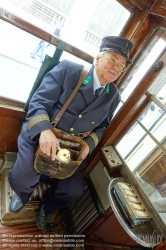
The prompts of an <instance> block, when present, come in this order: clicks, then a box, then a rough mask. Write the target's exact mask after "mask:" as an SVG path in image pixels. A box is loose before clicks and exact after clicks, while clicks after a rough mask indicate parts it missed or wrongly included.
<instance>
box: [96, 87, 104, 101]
mask: <svg viewBox="0 0 166 250" xmlns="http://www.w3.org/2000/svg"><path fill="white" fill-rule="evenodd" d="M103 92H104V88H103V87H100V88H98V89H96V91H95V94H94V100H96V98H98V97H99V96H100V95H101V94H102V93H103Z"/></svg>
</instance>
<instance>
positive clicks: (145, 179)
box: [133, 142, 166, 223]
mask: <svg viewBox="0 0 166 250" xmlns="http://www.w3.org/2000/svg"><path fill="white" fill-rule="evenodd" d="M163 146H164V147H166V142H164V143H163ZM133 174H134V176H135V178H136V179H137V181H138V183H139V184H140V186H141V188H142V189H143V190H144V192H145V193H146V195H147V196H148V198H149V199H150V201H151V202H152V204H153V206H154V208H155V209H156V210H157V211H158V213H159V215H160V216H161V218H162V219H163V221H164V222H165V223H166V155H165V154H163V152H162V151H161V150H160V149H158V148H157V147H156V148H154V149H153V151H151V152H149V154H148V155H147V157H146V158H145V160H144V162H143V163H142V164H141V166H140V167H138V168H137V169H135V170H134V172H133Z"/></svg>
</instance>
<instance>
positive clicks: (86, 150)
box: [80, 142, 90, 160]
mask: <svg viewBox="0 0 166 250" xmlns="http://www.w3.org/2000/svg"><path fill="white" fill-rule="evenodd" d="M89 151H90V148H89V146H88V144H87V143H86V142H84V146H83V148H82V149H81V153H80V154H81V158H82V159H83V160H84V159H85V158H86V157H87V155H88V154H89Z"/></svg>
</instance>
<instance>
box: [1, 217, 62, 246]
mask: <svg viewBox="0 0 166 250" xmlns="http://www.w3.org/2000/svg"><path fill="white" fill-rule="evenodd" d="M61 217H62V216H61V215H58V219H57V221H56V222H55V221H53V220H51V221H49V223H51V222H54V223H55V224H56V226H55V228H54V231H53V232H48V231H47V232H46V231H44V230H40V229H38V228H37V226H36V223H26V224H18V225H2V224H0V249H6V250H8V249H12V250H18V249H19V250H34V249H35V250H60V249H62V247H61V246H58V245H59V244H61V242H59V240H60V239H62V238H63V235H64V234H65V230H66V229H65V224H64V223H63V221H62V220H61ZM58 220H59V221H58Z"/></svg>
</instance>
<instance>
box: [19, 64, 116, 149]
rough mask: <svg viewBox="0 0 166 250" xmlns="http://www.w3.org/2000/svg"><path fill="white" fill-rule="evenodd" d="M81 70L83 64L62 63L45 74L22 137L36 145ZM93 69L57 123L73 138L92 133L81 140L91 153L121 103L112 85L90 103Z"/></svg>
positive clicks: (74, 84)
mask: <svg viewBox="0 0 166 250" xmlns="http://www.w3.org/2000/svg"><path fill="white" fill-rule="evenodd" d="M82 69H83V65H80V64H77V63H74V62H71V61H68V60H64V61H62V62H61V63H59V64H58V65H57V66H55V67H54V68H53V69H52V70H51V71H49V72H48V73H47V74H46V75H45V77H44V78H43V80H42V83H41V85H40V87H39V88H38V89H37V91H36V92H35V93H34V95H33V97H32V99H31V101H30V104H29V109H28V113H27V116H26V123H25V124H24V126H23V128H22V132H21V136H22V137H23V138H24V139H25V140H26V141H29V142H31V143H38V140H39V135H40V132H41V131H43V130H47V129H51V128H52V126H51V123H50V122H51V121H53V120H54V118H55V116H56V115H57V114H58V112H59V111H60V109H61V108H62V107H63V105H64V103H65V102H66V100H67V99H68V98H69V96H70V94H71V93H72V91H73V89H74V88H75V86H76V84H77V82H78V80H79V76H80V73H81V71H82ZM93 70H94V68H93V67H92V68H91V69H90V71H89V75H90V76H91V80H90V82H89V83H88V84H87V85H84V84H82V85H81V87H80V89H79V90H78V92H77V94H76V95H75V97H74V99H73V100H72V102H71V103H70V105H69V106H68V108H67V110H66V111H65V113H64V114H63V116H62V117H61V119H60V121H59V122H58V124H57V128H60V129H61V130H63V131H65V132H67V133H71V134H75V135H78V134H79V133H83V132H87V131H91V130H93V131H92V132H91V134H90V135H89V136H87V137H86V138H84V140H85V141H86V142H87V143H88V145H89V147H90V152H92V150H93V149H94V148H95V146H96V145H97V143H98V142H99V141H100V139H101V137H102V135H103V133H104V131H105V129H106V127H107V126H108V125H109V123H110V121H111V119H112V116H113V113H114V111H115V109H116V107H117V106H118V104H119V101H120V95H119V92H118V90H117V87H116V86H115V84H114V83H109V84H108V86H107V91H105V92H103V94H102V95H101V96H99V97H98V98H97V99H96V100H93Z"/></svg>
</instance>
